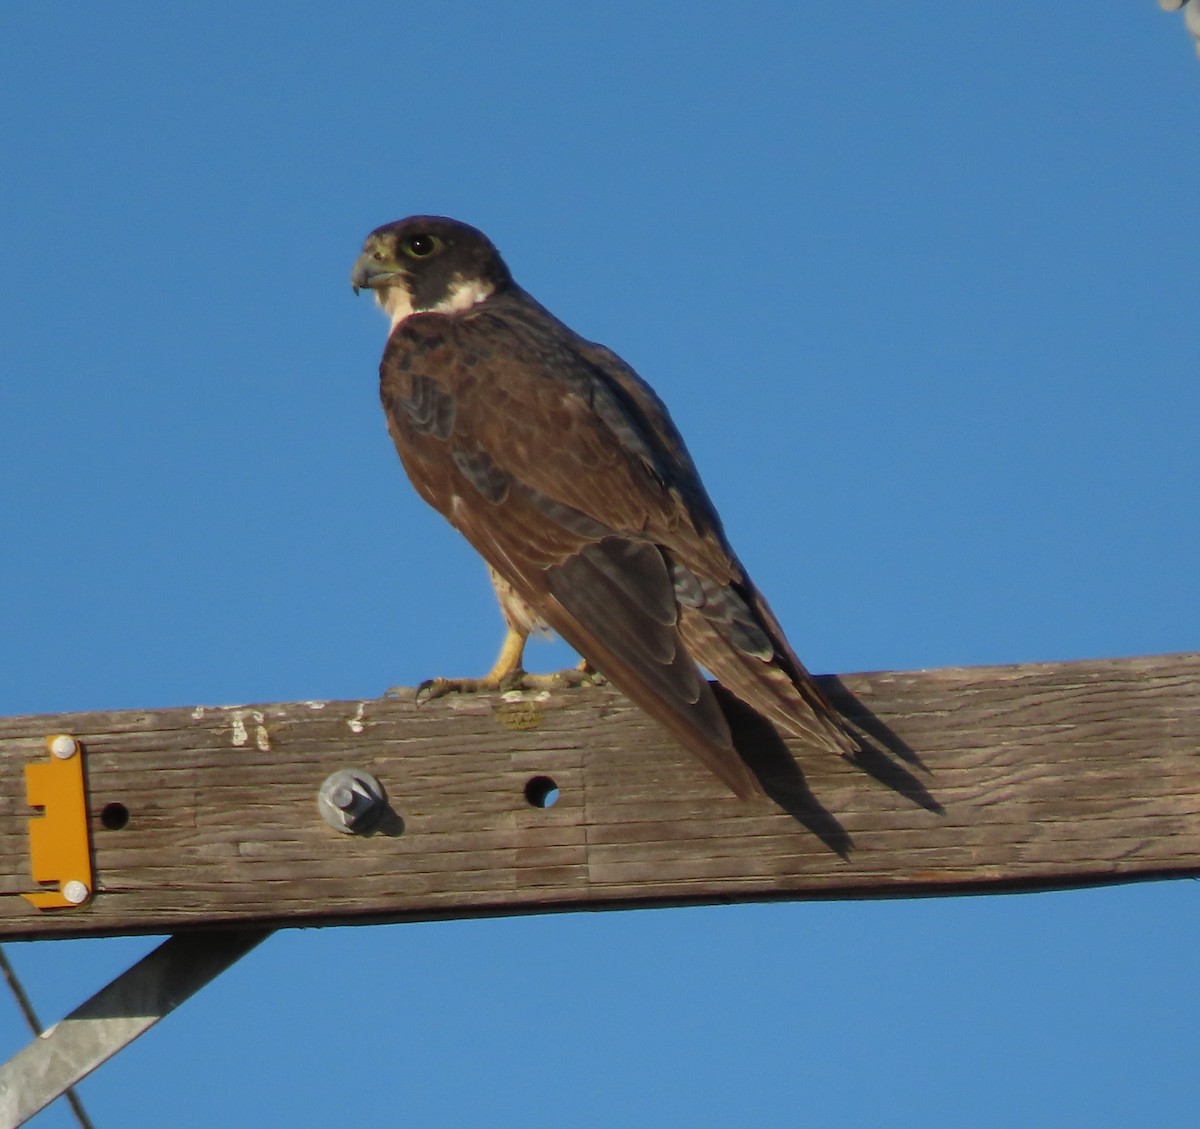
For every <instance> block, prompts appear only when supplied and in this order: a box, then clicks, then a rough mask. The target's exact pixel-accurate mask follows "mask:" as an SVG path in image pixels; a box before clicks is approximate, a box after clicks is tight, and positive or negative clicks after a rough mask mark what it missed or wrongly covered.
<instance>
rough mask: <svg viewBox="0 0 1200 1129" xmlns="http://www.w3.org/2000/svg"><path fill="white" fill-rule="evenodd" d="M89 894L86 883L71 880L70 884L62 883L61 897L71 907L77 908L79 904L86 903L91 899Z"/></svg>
mask: <svg viewBox="0 0 1200 1129" xmlns="http://www.w3.org/2000/svg"><path fill="white" fill-rule="evenodd" d="M91 894H92V892H91V890H89V889H88V887H87V883H86V882H79V881H77V880H76V879H74V878H72V879H71V881H70V882H64V883H63V887H62V896H63V897H64V898H66V899H67V901H68V902H70V903H71V905H73V906H77V905H79V904H80V903H81V902H86V901H87V900H88V898H90V897H91Z"/></svg>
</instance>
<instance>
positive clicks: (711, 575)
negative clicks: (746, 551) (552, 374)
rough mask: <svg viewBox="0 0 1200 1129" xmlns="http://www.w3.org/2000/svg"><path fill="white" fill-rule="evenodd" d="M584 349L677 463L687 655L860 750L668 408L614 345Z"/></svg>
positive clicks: (809, 734) (751, 698)
mask: <svg viewBox="0 0 1200 1129" xmlns="http://www.w3.org/2000/svg"><path fill="white" fill-rule="evenodd" d="M583 351H584V355H585V356H586V357H587V358H588V359H589V360H590V361H591V362H592V363H593V364H595V365H596V367H597V368H599V369H600V370H601V371H603V372H604V373H605V374H606V375H607V376H608V377H609V378H610V379H612V380H613V381H615V382H616V383H617V384H618V385H619V386H620V387H621V388H622V389H623V390H624V391H625V393H626V394H627V395H628V396H629V398H630V399H631V400H632V401H633V402H634V404H636V406H637V408H638V410H639V411H640V412H641V414H642V416H643V417H644V418H645V420H646V421H647V422H648V424H649V426H650V427H651V428H652V429H653V431H654V433H655V435H656V437H657V439H658V441H659V442H660V443H661V444H662V446H663V447H664V448H665V449H666V450H667V451H668V452H669V455H670V457H671V459H672V460H673V462H674V464H675V468H676V470H675V482H676V483H679V484H682V485H681V488H680V497H681V501H682V502H683V504H684V505H685V507H686V509H687V510H688V513H689V515H690V517H691V522H690V523H689V527H687V528H685V529H684V531H683V533H682V536H681V538H680V541H682V542H683V544H680V543H679V541H677V542H676V544H675V547H674V551H675V553H676V555H677V560H678V561H679V564H678V565H677V566H676V568H677V572H679V571H680V570H681V569H682V568H686V569H687V571H688V572H690V573H691V575H690V576H687V577H683V576H681V577H679V578H678V579H679V582H677V584H676V593H677V596H678V597H679V603H680V612H681V623H680V631H681V634H682V636H683V638H684V641H685V642H686V644H687V647H688V650H689V652H690V653H691V655H692V657H693V658H694V659H695V660H696V661H697V662H699V663H700V664H701V665H702V666H704V667H705V668H706V669H707V670H708V671H709V672H710V673H711V674H712V675H713V677H714V678H716V679H717V681H718V682H720V683H721V684H722V685H723V686H724V687H725V688H726V689H728V690H730V691H732V692H733V693H734V694H736V695H737V696H738V697H739V698H741V699H742V701H743V702H746V703H747V704H748V705H750V706H753V707H754V708H755V709H756V710H758V712H759V713H761V714H764V715H765V716H766V717H768V718H770V720H771V721H772V722H774V723H775V724H776V725H777V726H779V727H781V728H782V729H783V730H784V731H785V732H788V733H791V734H792V735H793V736H795V737H799V738H801V739H802V740H805V741H807V742H809V743H810V744H815V745H816V746H817V747H819V748H825V749H829V750H830V751H832V752H837V753H854V752H856V751H858V744H857V742H855V741H854V740H853V739H852V738H851V737H850V736H849V734H848V733H847V732H846V731H845V729H843V728H842V725H841V722H840V721H839V720H838V716H837V712H836V711H835V710H834V708H833V706H832V705H831V704H830V702H829V699H828V698H826V697H825V695H824V694H823V693H822V691H821V689H820V687H819V686H817V684H816V683H815V682H814V681H813V679H812V676H811V675H810V674H809V673H808V671H807V670H806V669H805V667H804V664H803V663H801V661H800V659H799V658H798V657H797V656H796V653H795V652H794V651H793V650H792V648H791V645H790V644H789V643H788V641H787V639H786V637H785V636H784V633H783V628H782V627H780V625H779V621H778V620H777V619H776V618H775V615H774V613H773V612H772V611H771V609H770V607H769V606H768V605H767V601H766V599H765V598H764V597H763V595H762V593H761V592H759V590H758V589H757V588H756V587H755V585H754V583H753V582H752V581H751V580H750V578H749V576H747V575H746V572H745V569H743V567H742V565H741V562H740V561H739V560H738V559H737V556H736V555H735V553H734V552H733V549H732V547H731V546H730V545H729V542H728V540H727V539H726V537H725V532H724V530H723V528H722V527H721V521H720V518H719V517H718V516H717V512H716V508H715V507H714V506H713V504H712V501H711V500H710V499H709V497H708V493H707V491H706V490H705V489H704V486H703V484H702V483H701V481H700V475H699V473H698V472H697V470H696V467H695V464H694V463H693V462H692V458H691V455H690V454H688V450H687V447H686V445H685V444H684V441H683V437H682V436H681V435H680V434H679V430H678V429H677V428H676V426H675V423H674V421H673V420H672V419H671V417H670V415H669V414H668V412H667V409H666V406H665V405H664V404H663V402H662V401H661V400H660V399H659V398H658V396H657V395H656V394H655V393H654V390H653V389H652V388H650V386H649V385H648V384H646V382H645V381H643V380H642V379H641V377H639V376H638V374H637V373H636V372H635V371H634V370H633V369H632V368H631V367H630V366H629V365H627V364H626V363H625V362H624V361H623V360H622V359H621V358H620V357H618V356H617V354H616V353H614V352H613V351H612V350H611V349H607V348H605V347H604V346H603V345H596V344H593V343H591V342H585V343H584V346H583ZM689 532H690V534H691V537H690V538H689V537H688V533H689ZM698 550H703V551H698ZM685 562H686V563H685ZM689 566H690V567H689ZM689 593H690V598H688V594H689Z"/></svg>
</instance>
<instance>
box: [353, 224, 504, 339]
mask: <svg viewBox="0 0 1200 1129" xmlns="http://www.w3.org/2000/svg"><path fill="white" fill-rule="evenodd" d="M350 284H351V285H352V286H353V287H354V292H355V294H357V293H358V292H359V291H360V290H374V291H375V300H376V301H377V302H378V303H379V305H380V306H381V307H382V309H383V310H384V311H385V312H386V313H387V314H388V316H389V317H390V318H391V319H392V325H393V326H395V325H396V324H398V323H399V322H401V321H403V320H404V319H405V318H406V317H409V316H410V315H411V314H422V313H441V314H453V313H462V312H463V311H466V310H469V309H471V307H472V306H475V305H478V303H480V302H482V301H484V300H485V299H487V298H489V297H491V296H492V295H493V294H494V293H496V291H498V290H502V289H504V288H505V287H508V286H511V285H512V275H511V274H510V273H509V270H508V267H507V266H506V265H505V263H504V260H503V259H502V258H500V253H499V252H498V251H497V250H496V248H495V247H493V246H492V243H491V240H489V239H488V237H487V236H486V235H484V234H483V232H482V231H478V230H476V229H475V228H473V227H470V226H468V225H467V224H465V223H459V222H458V221H457V220H451V219H446V218H445V217H444V216H410V217H409V218H408V219H405V220H397V221H396V222H395V223H388V224H384V225H383V227H377V228H376V229H375V230H374V231H373V232H371V234H370V235H368V236H367V241H366V243H365V244H364V245H363V252H362V254H361V255H359V257H358V259H357V261H356V262H355V264H354V269H353V270H352V271H351V272H350Z"/></svg>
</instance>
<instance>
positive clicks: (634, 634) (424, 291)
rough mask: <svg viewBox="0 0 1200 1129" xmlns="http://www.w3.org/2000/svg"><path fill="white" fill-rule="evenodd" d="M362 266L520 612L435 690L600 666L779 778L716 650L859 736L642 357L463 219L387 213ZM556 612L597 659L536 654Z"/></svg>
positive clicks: (838, 741)
mask: <svg viewBox="0 0 1200 1129" xmlns="http://www.w3.org/2000/svg"><path fill="white" fill-rule="evenodd" d="M351 281H352V284H353V286H354V289H355V292H356V293H357V292H358V291H359V290H360V289H370V290H373V291H374V292H375V298H376V300H377V301H378V303H379V305H380V306H381V307H382V309H383V310H384V311H385V312H386V313H387V315H388V316H389V318H390V319H391V332H390V335H389V337H388V341H387V346H386V347H385V349H384V352H383V360H382V362H381V363H380V367H379V373H380V398H381V400H382V402H383V409H384V413H385V414H386V416H387V424H388V430H389V432H390V433H391V436H392V439H393V440H394V442H395V444H396V450H397V451H398V452H399V455H400V460H401V462H402V463H403V464H404V469H405V471H407V473H408V476H409V478H410V479H411V480H412V483H413V485H414V486H415V487H416V489H417V492H418V493H419V494H420V495H421V497H422V498H424V499H425V501H426V502H428V503H429V504H430V505H431V506H433V507H434V508H435V509H436V510H437V511H438V512H439V513H441V514H442V515H443V516H444V517H445V518H446V519H447V520H448V521H449V522H450V524H451V525H453V526H454V527H455V528H456V529H457V530H459V532H460V533H462V534H463V536H464V537H466V539H467V540H468V541H469V542H470V543H471V544H472V545H473V546H474V548H475V549H476V551H477V552H478V553H479V554H480V555H481V556H482V557H483V559H484V560H485V561H486V562H487V564H488V567H489V571H490V573H491V576H492V580H493V583H494V585H495V588H496V594H497V596H498V598H499V600H500V607H501V609H502V610H503V613H504V618H505V621H506V623H507V625H508V635H507V638H506V639H505V643H504V646H503V647H502V649H501V652H500V656H499V658H498V660H497V662H496V664H495V666H494V667H493V668H492V670H491V672H490V673H489V674H488V675H486V676H485V677H484V678H482V679H435V680H433V682H432V684H431V685H432V687H433V691H434V693H445V692H450V691H455V690H478V689H499V688H509V687H532V686H538V685H547V684H551V685H572V684H577V683H578V682H580V681H584V680H586V679H587V677H588V675H589V672H591V671H599V672H600V673H602V674H603V675H604V676H605V677H606V678H607V679H608V680H609V681H611V682H612V683H613V685H614V686H616V687H617V689H619V690H621V691H622V692H623V693H624V694H625V695H626V696H627V697H629V698H630V699H631V700H632V701H633V702H634V703H636V704H637V705H638V706H640V707H641V708H642V709H643V710H645V711H646V712H647V713H649V714H650V715H651V716H652V717H654V718H655V719H657V720H658V721H659V722H660V723H661V724H662V725H664V726H665V727H666V728H667V729H668V730H670V731H671V732H672V733H673V734H674V735H675V737H676V738H677V739H678V740H679V741H680V742H682V744H683V745H684V746H685V747H686V748H687V749H689V750H690V751H691V752H692V753H694V754H695V755H696V756H697V757H698V758H699V759H700V760H701V761H703V763H704V764H705V765H707V766H708V768H709V769H711V770H712V771H713V772H714V773H715V774H716V775H717V776H718V777H719V778H720V779H721V780H723V781H724V782H725V783H726V784H727V785H728V786H729V787H730V788H731V789H732V790H733V791H734V792H735V793H736V794H737V795H739V796H741V797H743V798H746V797H750V796H756V795H762V792H763V790H762V785H761V784H760V782H759V780H758V779H757V777H756V776H755V775H754V773H753V772H751V770H750V769H749V767H748V766H747V764H746V763H745V761H744V760H743V759H742V758H741V757H740V756H739V754H738V752H737V749H736V748H735V746H734V741H733V737H732V735H731V733H730V728H729V724H728V722H727V721H726V718H725V714H724V712H723V711H722V709H721V706H720V704H719V703H718V701H717V699H716V697H715V695H714V694H713V691H712V688H711V687H710V685H709V684H708V682H707V681H706V679H705V676H704V674H703V672H702V670H701V667H703V668H704V669H705V670H707V671H709V672H710V673H711V674H712V675H713V677H714V678H716V679H717V681H718V682H720V683H721V684H722V685H723V686H724V687H725V688H726V689H727V690H729V691H730V692H732V693H733V694H734V695H736V696H737V697H738V698H739V699H740V700H741V701H743V702H744V703H745V704H746V705H748V706H750V707H751V708H752V709H754V710H755V711H757V712H758V713H759V714H761V715H762V716H763V717H765V718H766V719H768V720H769V721H770V722H771V723H772V724H774V725H775V726H776V728H777V729H779V730H781V731H782V732H783V733H786V734H790V735H791V736H793V737H796V738H798V739H799V740H800V741H801V742H802V743H803V745H805V746H807V747H811V748H813V749H816V750H823V751H827V752H833V753H842V754H850V753H853V752H855V751H856V750H857V748H858V746H857V743H856V742H855V741H854V740H853V739H852V738H851V737H850V736H849V734H848V733H847V731H846V730H845V729H844V728H843V726H842V724H841V722H840V720H839V718H838V716H837V714H836V713H835V711H834V710H833V708H832V706H831V705H830V704H829V702H828V700H827V699H826V697H825V695H824V694H823V693H822V692H821V690H820V689H819V688H818V687H817V685H816V684H815V683H814V682H813V680H812V678H811V676H810V675H809V674H808V672H807V671H806V670H805V669H804V667H803V665H802V664H801V663H800V660H799V659H798V658H797V657H796V655H795V654H794V653H793V651H792V649H791V647H790V646H789V645H788V642H787V640H786V639H785V638H784V635H783V630H782V628H781V627H780V626H779V623H778V621H777V620H776V619H775V616H774V615H773V614H772V613H771V610H770V608H769V607H768V606H767V603H766V601H765V600H764V599H763V597H762V594H761V593H760V592H759V591H758V589H757V588H755V586H754V584H753V583H752V582H751V580H750V578H749V577H748V576H747V575H746V571H745V569H743V568H742V566H741V563H740V562H739V561H738V559H737V557H736V555H735V554H734V552H733V549H732V548H731V547H730V545H729V543H728V541H727V540H726V538H725V533H724V531H723V529H722V528H721V522H720V519H719V518H718V516H717V513H716V510H715V509H714V508H713V504H712V502H711V501H710V500H709V497H708V494H707V493H706V492H705V489H704V487H703V485H702V484H701V482H700V477H699V475H698V474H697V472H696V468H695V466H694V464H693V463H692V460H691V457H690V456H689V454H688V452H687V448H686V447H685V446H684V443H683V439H682V438H681V436H680V434H679V432H678V430H677V429H676V427H675V425H674V423H673V422H672V421H671V418H670V416H669V415H668V414H667V409H666V407H665V406H664V405H663V403H662V401H661V400H660V399H659V398H658V396H656V395H655V393H654V391H653V390H652V389H651V388H650V386H649V385H647V384H646V383H645V382H644V381H643V380H642V379H641V378H640V377H639V376H638V374H637V373H636V372H634V371H633V369H632V368H630V367H629V366H628V365H627V364H625V362H624V361H622V360H621V359H620V357H618V356H617V355H616V354H615V353H613V352H612V351H611V350H609V349H606V348H605V347H604V346H602V345H596V344H594V343H592V342H590V341H586V340H584V339H583V338H582V337H580V336H579V335H578V334H577V333H575V332H574V331H573V330H571V329H569V328H568V327H567V326H566V325H564V324H563V323H562V322H560V321H559V320H558V319H557V318H555V317H554V316H553V315H552V314H551V313H550V312H549V311H548V310H546V309H545V308H544V307H543V306H542V305H540V304H539V303H538V302H537V301H536V300H535V299H534V298H532V297H531V296H530V295H529V294H527V293H526V292H525V291H524V290H522V289H521V288H520V287H519V286H518V285H517V284H516V283H515V282H514V281H513V278H512V275H511V273H510V272H509V269H508V267H507V265H506V264H505V262H504V260H503V259H502V258H501V257H500V255H499V253H498V252H497V251H496V249H495V247H493V246H492V244H491V242H490V241H489V240H488V238H487V237H486V236H485V235H484V234H483V233H482V232H480V231H477V230H476V229H475V228H473V227H469V226H468V225H466V224H464V223H459V222H457V221H455V220H451V219H446V218H444V217H440V216H412V217H410V218H408V219H404V220H398V221H397V222H395V223H389V224H385V225H384V226H383V227H379V228H376V229H375V230H374V231H373V232H371V234H370V235H369V236H367V240H366V244H365V246H364V248H363V252H362V254H361V255H360V256H359V258H358V260H357V261H356V262H355V264H354V269H353V272H352V275H351ZM542 625H545V626H548V627H550V628H552V629H553V630H554V631H556V632H558V634H559V635H561V636H562V637H563V639H565V640H566V641H567V642H568V643H569V644H570V645H571V646H572V647H573V648H575V650H576V651H578V652H579V654H580V655H581V656H583V660H584V662H583V664H581V666H580V667H579V668H576V669H575V670H573V671H565V672H560V673H559V674H556V675H541V676H536V675H527V674H526V673H525V671H524V669H523V667H522V659H523V653H524V645H525V640H526V638H527V637H528V635H529V633H530V632H531V631H532V630H534V629H536V628H537V627H539V626H542Z"/></svg>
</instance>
